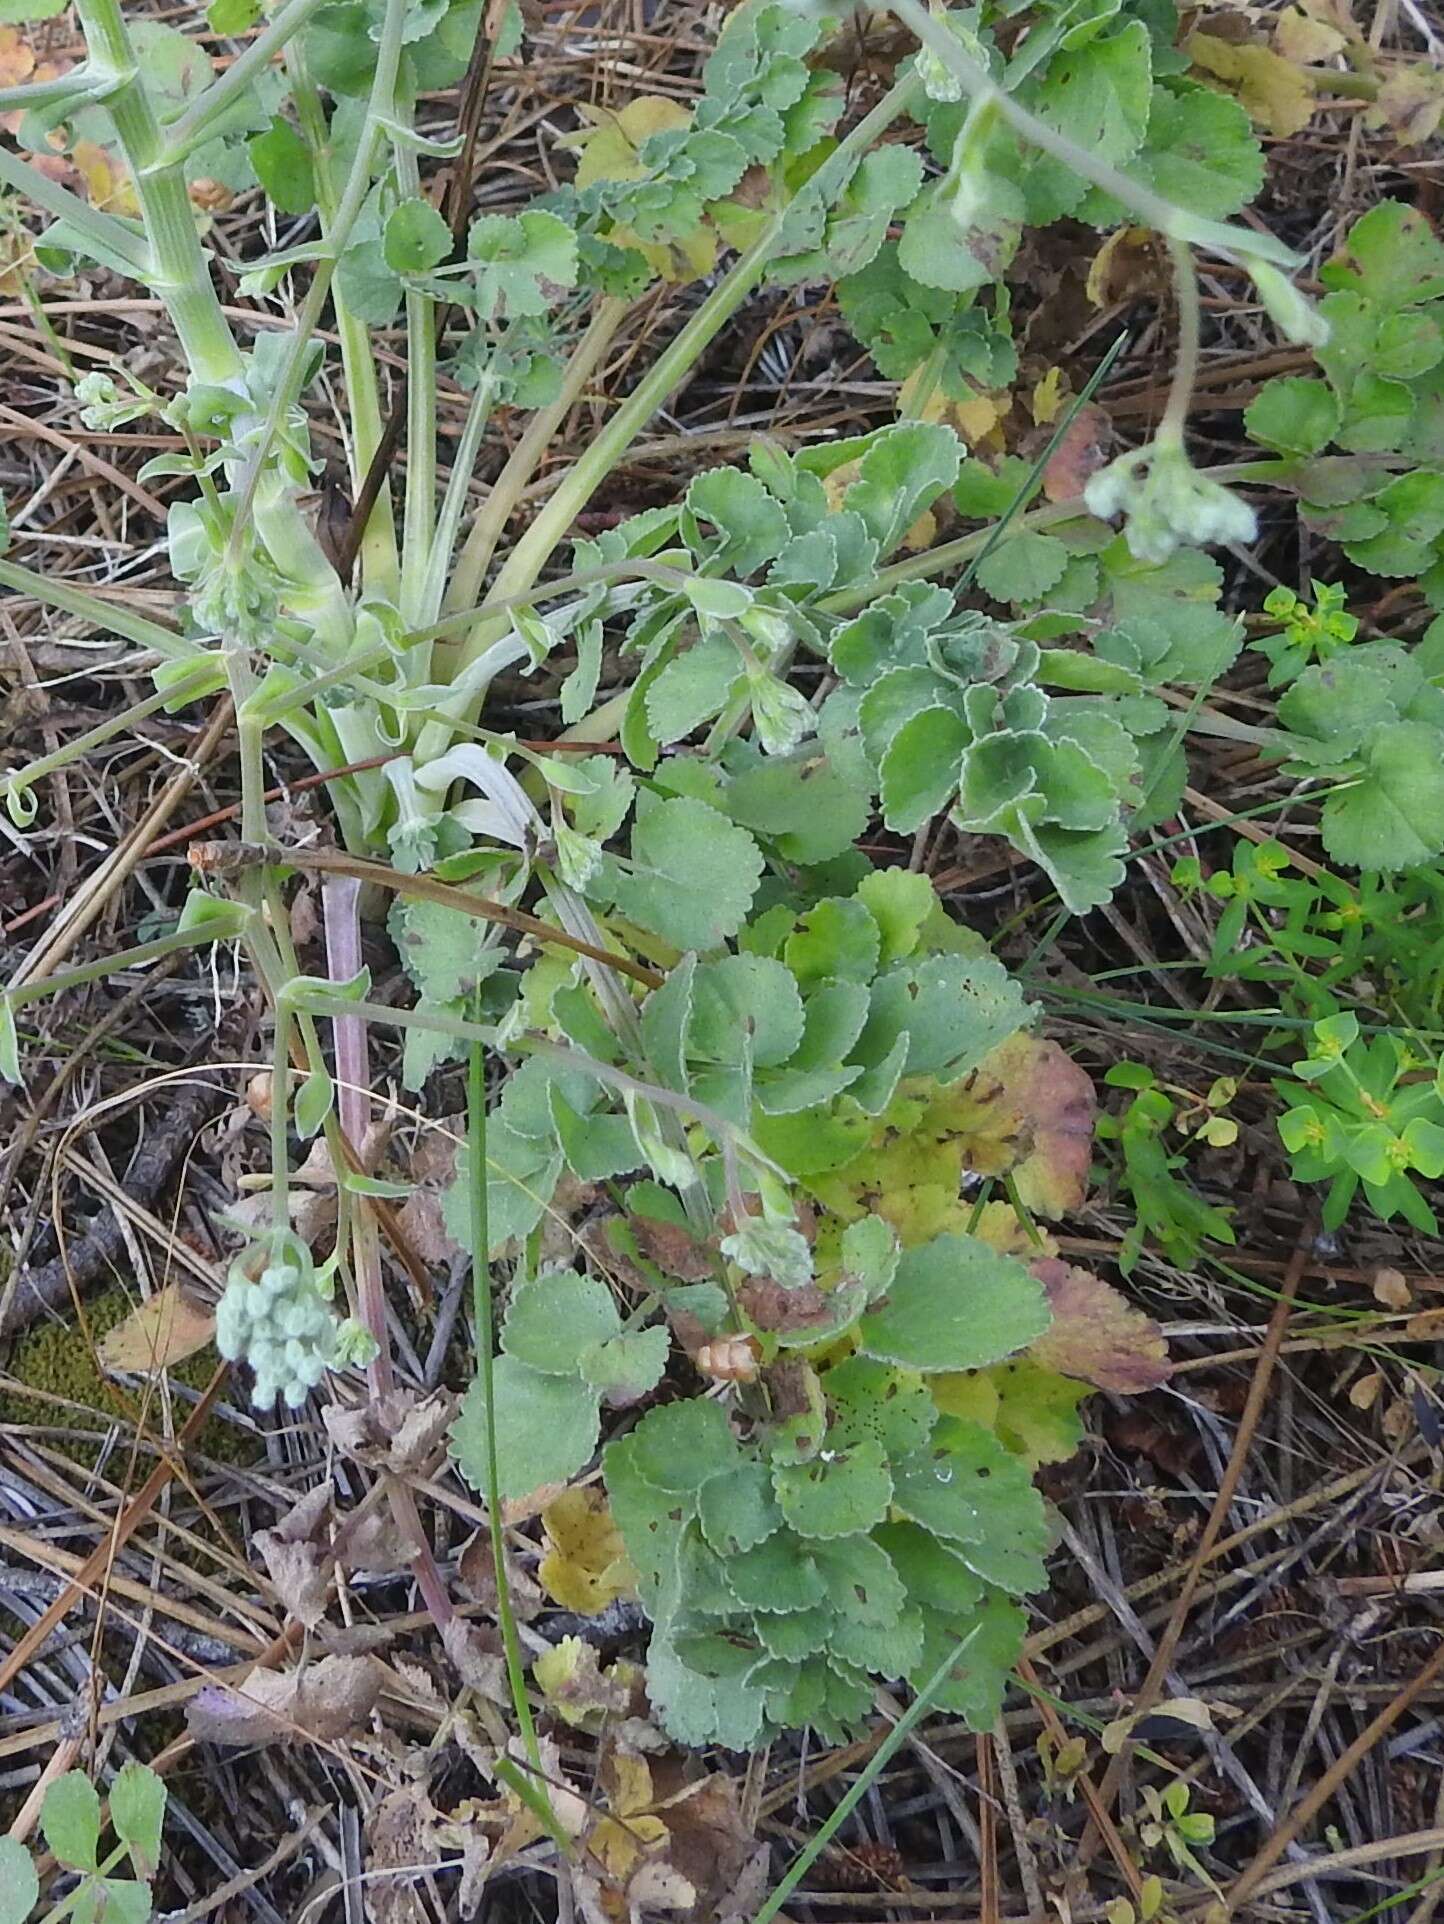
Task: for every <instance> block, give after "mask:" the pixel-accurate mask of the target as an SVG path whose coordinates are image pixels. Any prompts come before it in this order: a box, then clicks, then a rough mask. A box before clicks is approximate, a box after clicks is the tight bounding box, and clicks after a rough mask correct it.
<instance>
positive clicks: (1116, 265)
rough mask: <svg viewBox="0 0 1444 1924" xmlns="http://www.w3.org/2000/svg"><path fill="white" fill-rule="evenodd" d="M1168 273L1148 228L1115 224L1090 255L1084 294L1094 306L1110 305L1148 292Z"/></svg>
mask: <svg viewBox="0 0 1444 1924" xmlns="http://www.w3.org/2000/svg"><path fill="white" fill-rule="evenodd" d="M1167 272H1168V267H1167V262H1166V260H1165V259H1164V256H1163V253H1162V249H1161V247H1160V244H1159V241H1158V237H1157V236H1156V235H1155V234H1154V232H1153V230H1152V228H1150V227H1119V228H1116V229H1115V230H1114V232H1113V233H1111V234H1110V235H1109V236H1108V238H1107V240H1106V241H1104V243H1103V245H1102V246H1101V247H1100V248H1099V249H1098V252H1097V253H1096V254H1095V255H1094V256H1093V265H1092V266H1091V267H1090V268H1089V269H1088V281H1087V294H1088V298H1089V300H1090V301H1092V303H1093V305H1094V306H1095V307H1111V306H1112V305H1113V304H1114V302H1115V301H1130V300H1133V299H1134V298H1135V296H1137V295H1139V294H1143V293H1152V292H1154V291H1155V290H1156V289H1157V288H1159V287H1161V286H1162V284H1163V280H1164V277H1165V276H1166V274H1167Z"/></svg>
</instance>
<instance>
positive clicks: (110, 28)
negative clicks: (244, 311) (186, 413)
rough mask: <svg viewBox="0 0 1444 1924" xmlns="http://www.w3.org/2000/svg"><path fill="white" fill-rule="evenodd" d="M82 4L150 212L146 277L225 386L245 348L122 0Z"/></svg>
mask: <svg viewBox="0 0 1444 1924" xmlns="http://www.w3.org/2000/svg"><path fill="white" fill-rule="evenodd" d="M75 10H76V12H77V13H78V14H79V16H80V24H81V28H82V30H83V32H84V34H85V44H86V47H87V49H88V50H89V54H90V67H91V71H92V72H93V73H94V74H95V76H96V77H97V79H99V80H103V82H104V85H105V89H106V91H105V93H104V96H103V98H104V101H105V107H106V111H107V112H108V113H109V115H110V118H111V120H112V122H113V123H114V126H115V132H116V137H117V139H118V140H119V142H120V145H121V149H122V151H123V152H124V154H125V159H126V165H127V166H128V167H129V169H130V172H131V176H132V179H133V181H134V183H135V192H136V197H137V199H138V200H139V202H140V207H141V213H142V216H143V218H144V224H145V234H146V241H147V244H148V250H149V267H148V271H147V272H146V273H144V274H143V275H142V276H141V278H142V279H144V280H145V281H146V282H147V284H148V285H149V286H150V287H151V288H152V289H153V290H154V292H155V293H157V294H158V295H159V296H160V298H161V299H162V300H163V301H164V303H165V307H166V312H167V313H168V314H169V316H170V318H171V323H172V325H173V326H174V328H175V330H176V333H177V335H178V336H179V337H180V343H181V348H182V350H183V352H184V354H185V357H186V362H187V364H188V366H189V367H190V370H191V373H192V374H193V375H194V376H195V377H196V378H197V379H198V380H201V381H206V382H211V383H213V384H214V385H216V386H217V387H226V386H231V385H235V384H238V383H239V381H240V379H241V375H242V372H243V363H242V360H241V351H240V349H239V348H238V347H237V346H236V342H235V338H234V336H233V335H232V333H231V330H230V326H229V324H228V323H227V321H226V317H225V315H224V313H223V312H222V311H221V304H220V301H219V300H218V299H217V297H216V291H215V288H214V287H213V286H212V285H211V277H210V267H209V263H208V259H207V256H206V252H205V249H204V248H203V247H202V246H201V243H200V237H199V235H198V234H197V232H196V216H195V209H194V208H193V207H192V206H191V203H190V196H189V194H188V193H187V191H186V183H185V176H184V174H183V173H182V172H181V168H180V165H179V163H178V162H176V161H173V160H170V159H168V158H167V156H166V154H165V149H164V143H163V140H162V135H161V129H160V123H159V121H158V120H157V118H156V113H155V109H154V107H153V105H152V104H151V98H150V94H149V92H148V91H147V89H146V86H145V83H144V81H143V80H142V78H141V74H140V68H139V64H138V62H137V59H136V54H135V49H134V47H133V46H132V45H131V40H130V34H129V32H128V31H127V29H126V25H125V20H124V17H123V15H122V13H121V8H120V4H119V0H76V9H75Z"/></svg>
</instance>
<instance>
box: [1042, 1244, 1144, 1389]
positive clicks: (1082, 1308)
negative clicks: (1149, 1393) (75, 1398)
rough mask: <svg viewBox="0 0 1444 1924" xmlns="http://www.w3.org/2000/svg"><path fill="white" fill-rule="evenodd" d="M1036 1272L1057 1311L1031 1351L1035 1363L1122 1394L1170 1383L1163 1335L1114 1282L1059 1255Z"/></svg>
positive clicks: (1051, 1258) (1043, 1258)
mask: <svg viewBox="0 0 1444 1924" xmlns="http://www.w3.org/2000/svg"><path fill="white" fill-rule="evenodd" d="M1032 1269H1033V1274H1034V1275H1035V1276H1036V1277H1037V1278H1038V1281H1039V1282H1040V1283H1041V1284H1042V1285H1043V1288H1044V1290H1045V1292H1046V1293H1047V1297H1048V1306H1049V1308H1050V1309H1051V1310H1052V1312H1053V1321H1052V1324H1051V1325H1050V1326H1049V1328H1048V1329H1046V1330H1045V1331H1044V1332H1043V1334H1042V1335H1041V1336H1040V1337H1039V1338H1038V1340H1037V1341H1036V1342H1035V1343H1034V1344H1033V1345H1032V1346H1031V1348H1030V1349H1029V1352H1028V1354H1029V1355H1030V1356H1031V1357H1032V1359H1033V1361H1034V1362H1035V1363H1041V1364H1042V1365H1043V1366H1044V1368H1046V1369H1053V1370H1057V1371H1058V1373H1059V1374H1060V1375H1061V1376H1076V1377H1081V1378H1082V1379H1083V1381H1084V1382H1085V1383H1093V1384H1096V1385H1097V1387H1098V1388H1099V1389H1102V1390H1114V1391H1117V1392H1119V1393H1121V1394H1133V1395H1136V1394H1138V1393H1139V1392H1141V1391H1143V1390H1151V1389H1157V1387H1158V1385H1159V1384H1160V1383H1163V1382H1166V1381H1167V1379H1168V1374H1169V1365H1168V1345H1167V1343H1166V1342H1165V1340H1164V1337H1163V1332H1162V1331H1161V1330H1160V1329H1159V1327H1158V1325H1157V1323H1155V1322H1153V1321H1152V1320H1151V1318H1149V1317H1147V1316H1145V1315H1144V1314H1143V1312H1142V1310H1140V1309H1135V1308H1134V1307H1133V1305H1132V1304H1131V1303H1130V1302H1129V1301H1128V1300H1127V1299H1126V1297H1124V1296H1123V1295H1122V1294H1120V1292H1119V1291H1118V1290H1116V1289H1114V1288H1113V1286H1112V1284H1111V1283H1105V1282H1104V1281H1103V1279H1102V1278H1101V1277H1100V1276H1095V1275H1094V1274H1093V1272H1092V1271H1091V1270H1088V1269H1080V1268H1078V1267H1077V1266H1076V1265H1075V1264H1073V1263H1065V1262H1064V1261H1062V1259H1061V1258H1059V1257H1056V1256H1045V1257H1042V1258H1041V1259H1040V1260H1039V1261H1038V1262H1036V1263H1034V1264H1033V1265H1032Z"/></svg>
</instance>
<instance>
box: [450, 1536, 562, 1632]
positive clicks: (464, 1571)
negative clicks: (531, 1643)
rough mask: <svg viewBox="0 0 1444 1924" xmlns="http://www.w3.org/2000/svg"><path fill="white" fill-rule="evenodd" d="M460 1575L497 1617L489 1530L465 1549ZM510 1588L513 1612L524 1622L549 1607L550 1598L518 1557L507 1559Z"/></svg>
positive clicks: (458, 1566)
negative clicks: (547, 1601)
mask: <svg viewBox="0 0 1444 1924" xmlns="http://www.w3.org/2000/svg"><path fill="white" fill-rule="evenodd" d="M457 1574H458V1575H459V1576H460V1578H461V1581H462V1585H463V1587H464V1588H465V1589H466V1591H467V1592H468V1594H469V1595H471V1596H472V1597H474V1598H475V1599H476V1601H477V1602H478V1603H479V1604H480V1605H481V1607H482V1608H483V1610H485V1611H486V1613H487V1614H488V1616H495V1615H496V1609H497V1601H498V1599H497V1593H496V1560H495V1558H494V1557H493V1555H492V1550H491V1536H490V1533H489V1532H488V1531H486V1530H478V1531H477V1533H476V1535H475V1536H474V1537H472V1539H471V1540H470V1542H469V1543H468V1544H467V1545H466V1546H465V1548H464V1549H463V1550H462V1552H461V1556H460V1559H459V1560H458V1563H457ZM506 1587H507V1592H508V1594H509V1596H510V1598H511V1608H512V1614H513V1616H515V1617H516V1618H517V1619H518V1620H519V1621H520V1622H522V1623H530V1622H531V1620H532V1618H533V1617H535V1616H536V1615H537V1613H538V1612H539V1611H540V1610H542V1609H543V1608H544V1607H545V1604H546V1598H545V1597H544V1596H543V1595H542V1592H541V1587H540V1585H538V1584H537V1583H536V1582H535V1581H534V1580H533V1578H532V1577H531V1575H530V1574H529V1573H528V1572H527V1571H525V1570H523V1569H522V1567H521V1565H520V1564H519V1563H518V1562H517V1561H516V1559H515V1558H514V1557H508V1558H507V1562H506Z"/></svg>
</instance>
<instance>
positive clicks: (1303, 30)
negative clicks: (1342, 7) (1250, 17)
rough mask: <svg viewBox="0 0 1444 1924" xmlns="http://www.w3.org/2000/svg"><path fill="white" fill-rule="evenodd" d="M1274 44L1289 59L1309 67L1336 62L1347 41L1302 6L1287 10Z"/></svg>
mask: <svg viewBox="0 0 1444 1924" xmlns="http://www.w3.org/2000/svg"><path fill="white" fill-rule="evenodd" d="M1274 45H1275V47H1277V49H1278V51H1279V52H1280V53H1281V54H1282V55H1283V57H1284V59H1285V60H1298V61H1302V62H1303V63H1304V65H1305V66H1308V65H1311V64H1313V63H1314V62H1316V61H1321V60H1332V59H1333V57H1334V55H1335V54H1336V53H1339V52H1340V51H1341V50H1342V49H1343V48H1344V47H1345V46H1346V45H1347V42H1346V40H1345V37H1344V35H1343V34H1341V33H1340V32H1339V30H1338V28H1337V27H1331V26H1330V25H1329V24H1328V22H1327V21H1325V20H1317V19H1314V18H1311V16H1310V15H1309V14H1307V13H1305V12H1304V10H1303V8H1302V7H1285V8H1284V10H1283V12H1282V13H1281V14H1280V15H1279V17H1278V24H1277V26H1276V27H1275V28H1274Z"/></svg>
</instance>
